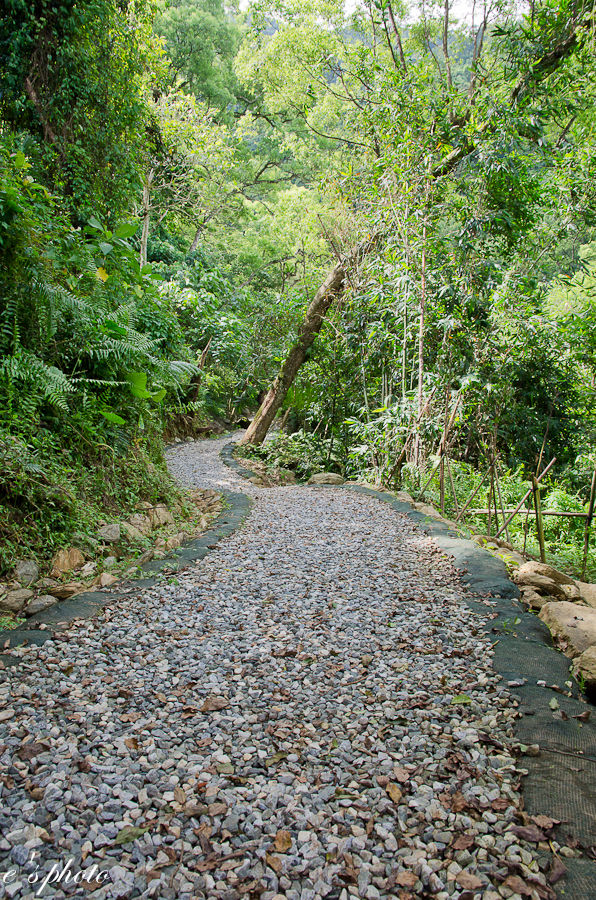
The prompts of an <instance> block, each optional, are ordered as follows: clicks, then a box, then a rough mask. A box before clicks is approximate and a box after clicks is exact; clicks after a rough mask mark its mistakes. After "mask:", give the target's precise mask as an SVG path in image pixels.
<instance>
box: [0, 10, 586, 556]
mask: <svg viewBox="0 0 596 900" xmlns="http://www.w3.org/2000/svg"><path fill="white" fill-rule="evenodd" d="M487 9H488V7H487V6H486V5H485V6H482V8H481V5H478V10H477V13H476V20H475V21H471V20H470V19H469V18H468V19H464V20H462V21H457V20H456V19H455V18H454V17H453V14H452V13H451V11H450V4H448V3H447V4H444V3H438V2H436V3H425V4H421V5H420V7H419V8H418V5H416V4H411V5H408V4H397V3H394V4H392V3H391V0H374V2H372V3H371V2H362V3H357V4H346V5H344V3H343V2H340V0H313V2H311V3H308V4H305V3H302V2H289V3H288V2H283V3H282V2H278V0H256V2H254V3H252V4H251V6H250V8H249V9H248V11H246V12H244V13H243V12H240V10H239V9H237V8H236V9H235V10H234V9H232V8H230V7H228V6H226V5H224V4H223V3H222V2H221V0H171V2H168V3H162V2H157V0H118V2H117V0H93V2H85V3H83V2H78V0H63V2H53V0H35V2H34V3H26V2H24V0H9V2H8V3H5V4H4V6H3V11H2V12H1V13H0V55H1V56H2V59H3V64H2V68H1V70H0V252H1V254H2V270H1V272H0V460H1V463H0V464H1V467H2V468H1V471H0V507H1V508H0V513H1V515H2V523H3V524H2V525H0V529H2V531H1V532H0V542H1V543H2V551H1V552H2V556H1V558H0V567H4V568H7V567H8V566H9V564H10V559H11V556H12V555H13V552H14V548H15V547H16V546H17V545H19V546H21V547H23V546H29V547H30V548H31V549H32V550H34V551H35V552H38V553H41V554H42V555H43V554H47V553H48V552H49V551H50V550H51V549H52V548H54V547H56V546H59V545H60V544H61V543H62V542H64V541H66V540H67V539H68V537H69V535H70V534H72V532H73V531H74V530H80V528H81V527H85V528H88V529H91V528H92V527H93V522H94V521H95V520H96V519H97V518H98V516H99V515H100V513H99V510H100V509H101V506H102V504H105V503H107V504H108V505H110V504H111V505H113V506H114V508H125V507H132V506H134V503H135V502H136V501H137V500H138V499H139V498H143V497H148V496H149V495H150V496H151V497H153V498H154V499H157V498H158V497H159V496H160V492H161V496H165V495H167V494H168V492H171V491H172V490H173V487H172V485H171V484H170V482H169V481H168V479H167V477H166V475H165V471H164V469H163V460H162V449H163V448H162V440H163V435H164V434H169V435H172V434H175V433H176V430H177V429H185V430H190V431H192V429H193V428H195V427H197V425H202V424H204V421H205V420H206V419H207V418H209V417H211V418H219V419H225V420H228V421H231V422H233V421H235V420H244V419H245V418H246V417H247V416H248V415H249V414H250V413H251V411H254V409H255V408H256V406H257V399H258V396H259V393H260V392H261V391H262V390H263V389H264V388H265V387H266V386H267V385H268V383H269V382H270V380H271V378H272V376H273V375H274V374H275V372H276V371H277V369H278V368H279V365H280V362H281V361H282V360H283V358H284V355H285V353H286V352H287V350H288V348H289V347H290V345H291V343H292V340H293V337H294V335H295V333H296V329H297V326H298V324H299V322H300V320H301V317H302V314H303V311H304V309H305V307H306V304H307V302H308V301H309V300H310V298H311V297H312V296H313V294H314V292H315V291H316V289H317V287H318V285H319V284H320V283H321V281H322V280H323V278H324V276H325V274H326V272H327V271H328V269H329V268H330V267H331V266H332V264H333V262H334V260H335V258H336V256H337V255H338V254H341V253H342V252H344V251H346V250H347V249H348V248H349V247H350V246H352V245H353V244H354V243H356V242H357V241H358V240H360V239H361V238H362V237H364V236H366V235H371V234H374V235H376V236H377V240H376V242H375V244H374V250H373V251H372V252H371V253H369V254H368V256H367V257H366V258H365V259H363V260H362V261H361V262H360V264H359V266H358V267H357V268H356V267H355V268H354V270H353V271H351V272H350V273H349V279H348V283H347V284H346V290H345V292H344V293H343V295H342V297H341V299H339V300H338V302H337V303H335V304H334V306H333V307H332V309H331V312H330V313H329V315H328V317H327V320H326V323H325V326H324V327H323V330H322V332H321V334H320V336H319V338H318V339H317V341H316V342H315V344H314V345H313V347H312V350H311V351H310V353H309V358H308V360H307V362H306V364H305V365H304V366H303V368H302V369H301V370H300V372H299V374H298V377H297V378H296V380H295V382H294V384H293V385H292V388H291V390H290V392H289V394H288V396H287V399H286V408H287V409H288V416H287V419H286V421H287V423H288V426H289V427H290V429H293V430H297V429H300V431H299V433H298V436H297V437H292V438H287V437H283V436H281V437H279V438H276V439H275V441H274V442H273V443H272V444H270V445H268V446H267V447H266V448H265V449H264V450H263V451H258V452H260V453H261V454H264V455H265V456H267V457H268V458H269V459H272V460H273V461H274V462H275V461H276V460H277V461H278V464H282V465H283V467H290V468H294V469H295V471H296V472H297V474H298V475H299V477H306V476H307V475H308V473H309V472H311V471H315V470H318V469H320V468H323V467H329V466H334V467H336V468H337V469H340V470H342V471H343V472H345V473H346V474H348V475H350V476H361V477H366V478H374V479H375V480H377V479H380V480H383V481H385V482H386V483H388V484H390V485H391V486H394V487H399V486H406V487H410V488H414V487H416V486H420V485H421V484H422V483H423V481H424V480H425V473H427V472H430V471H431V469H432V465H433V461H434V459H435V457H436V454H437V452H438V449H439V445H440V442H441V439H442V435H443V431H444V428H445V425H446V423H447V422H448V421H450V423H451V428H450V431H449V440H448V443H449V447H448V449H449V455H450V457H451V458H452V459H453V461H454V462H453V469H454V477H455V480H456V482H457V487H458V490H460V492H461V496H462V498H463V497H464V495H465V493H466V491H468V492H469V490H468V489H471V488H472V486H473V485H474V484H475V479H476V478H477V477H478V476H477V474H476V473H477V472H478V471H484V469H485V467H486V465H487V463H488V462H489V461H490V460H491V459H497V461H498V466H499V468H500V471H501V473H502V475H503V485H504V490H505V492H506V494H507V496H506V498H505V502H513V501H514V500H515V499H516V497H517V494H518V493H519V491H520V490H522V487H523V486H524V485H525V484H526V481H525V479H527V477H528V476H529V475H530V474H531V473H532V472H534V471H536V470H537V469H538V468H540V467H542V466H543V465H544V464H545V462H547V461H548V460H550V459H551V458H552V457H553V456H555V455H556V457H557V463H556V466H555V467H554V468H553V470H552V476H551V481H550V484H549V488H550V492H549V493H548V495H547V496H548V498H551V499H552V498H554V499H552V502H558V503H561V504H563V505H565V504H566V505H567V506H568V507H569V508H571V507H573V508H585V505H586V503H587V501H588V493H589V487H590V480H591V473H592V471H593V469H594V465H595V464H596V455H595V449H594V448H595V443H596V441H595V435H596V369H595V358H596V337H595V335H596V300H595V296H594V283H595V279H596V275H595V266H596V263H595V259H596V254H595V251H594V247H595V246H596V234H595V229H596V202H595V200H596V197H595V190H594V184H595V183H596V181H595V178H594V175H595V169H596V156H595V154H594V146H595V145H594V127H595V124H596V120H595V117H594V102H593V99H594V98H593V95H594V85H595V84H596V78H595V77H594V76H595V75H596V72H595V61H594V52H593V39H594V17H593V5H592V4H591V3H581V2H576V0H544V2H542V3H533V4H532V7H531V13H530V14H529V15H528V16H525V15H523V14H521V13H520V11H519V10H517V9H515V8H514V6H513V5H512V4H508V3H506V2H499V3H497V4H493V5H492V6H491V8H490V12H488V11H487ZM147 461H150V462H151V465H150V466H149V468H148V467H147ZM89 471H92V472H93V473H94V474H93V476H92V477H91V476H88V475H87V474H86V473H88V472H89ZM124 472H126V473H127V475H126V477H124V475H123V473H124ZM434 489H435V485H434V484H431V486H430V488H429V490H430V491H431V497H432V498H434V495H433V494H432V491H434ZM434 499H436V498H434ZM481 499H482V502H484V503H485V502H487V500H488V498H487V497H484V498H483V497H482V494H479V497H478V500H479V502H480V500H481ZM551 499H549V500H548V501H547V502H551ZM31 509H34V510H36V513H35V514H32V513H31ZM447 511H448V512H449V511H451V510H450V509H449V507H448V508H447ZM475 524H476V525H477V526H478V527H485V525H486V520H484V521H481V520H478V521H477V522H476V523H475ZM515 527H520V528H521V527H522V525H521V520H520V522H519V523H518V526H515ZM548 529H549V534H548V535H547V537H550V538H551V544H552V546H553V548H559V549H560V550H561V552H564V554H565V555H566V558H567V559H568V560H570V562H571V563H572V564H573V565H575V566H576V567H577V556H578V553H579V550H578V547H579V545H580V544H581V535H580V534H579V530H581V529H579V530H578V526H577V524H573V523H571V524H569V523H566V524H562V522H561V521H560V520H557V522H556V525H555V523H554V522H552V521H550V520H549V523H548ZM529 540H530V541H531V540H532V536H531V535H530V536H529ZM565 548H566V549H565ZM590 565H591V566H592V569H591V571H592V572H594V568H593V567H594V560H593V559H592V562H591V563H590Z"/></svg>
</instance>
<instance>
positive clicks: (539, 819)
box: [530, 815, 561, 831]
mask: <svg viewBox="0 0 596 900" xmlns="http://www.w3.org/2000/svg"><path fill="white" fill-rule="evenodd" d="M530 818H531V820H532V822H534V824H535V825H538V828H543V829H544V830H545V831H550V830H551V828H554V827H555V825H560V824H561V820H560V819H551V817H550V816H542V815H539V816H530Z"/></svg>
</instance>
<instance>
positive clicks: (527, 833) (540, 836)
mask: <svg viewBox="0 0 596 900" xmlns="http://www.w3.org/2000/svg"><path fill="white" fill-rule="evenodd" d="M511 831H512V832H513V834H515V835H516V836H517V837H520V838H522V840H524V841H530V843H532V844H537V843H539V841H545V840H546V835H545V834H544V832H543V831H541V830H540V828H538V826H537V825H514V826H513V828H512V829H511Z"/></svg>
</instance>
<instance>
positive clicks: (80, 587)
mask: <svg viewBox="0 0 596 900" xmlns="http://www.w3.org/2000/svg"><path fill="white" fill-rule="evenodd" d="M86 590H87V586H86V585H84V584H82V583H81V582H80V581H69V582H68V584H59V585H58V586H57V587H53V588H50V589H49V592H50V593H51V594H52V595H53V596H54V597H57V598H58V600H67V599H68V598H69V597H74V595H75V594H82V593H83V591H86Z"/></svg>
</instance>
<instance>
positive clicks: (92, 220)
mask: <svg viewBox="0 0 596 900" xmlns="http://www.w3.org/2000/svg"><path fill="white" fill-rule="evenodd" d="M87 225H88V226H89V228H94V229H95V230H96V231H103V225H102V224H101V222H98V221H97V219H96V218H95V216H91V218H90V219H89V221H88V223H87Z"/></svg>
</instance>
